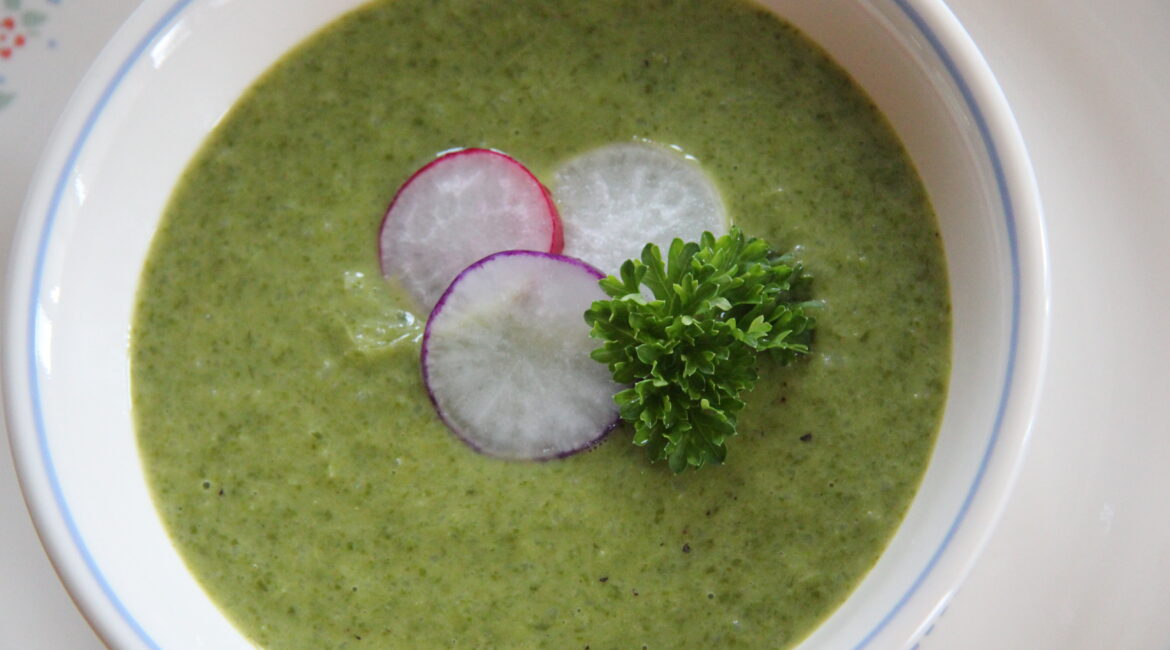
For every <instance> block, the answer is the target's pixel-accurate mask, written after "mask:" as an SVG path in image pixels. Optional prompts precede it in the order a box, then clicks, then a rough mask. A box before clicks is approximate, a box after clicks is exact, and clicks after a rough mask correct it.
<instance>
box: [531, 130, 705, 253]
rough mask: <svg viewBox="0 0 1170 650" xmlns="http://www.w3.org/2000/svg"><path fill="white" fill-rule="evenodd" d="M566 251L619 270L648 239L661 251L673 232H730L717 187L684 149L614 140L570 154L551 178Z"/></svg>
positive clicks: (692, 237) (691, 237) (690, 236)
mask: <svg viewBox="0 0 1170 650" xmlns="http://www.w3.org/2000/svg"><path fill="white" fill-rule="evenodd" d="M552 193H553V197H554V198H555V199H556V202H557V207H558V209H559V210H560V214H561V221H562V223H563V224H564V229H565V250H564V253H565V255H570V256H572V257H577V258H580V259H583V260H585V261H586V262H589V263H590V264H593V265H594V266H596V267H597V268H599V269H601V270H602V271H604V272H606V273H609V274H614V275H616V274H617V273H618V270H619V269H620V268H621V264H622V262H624V261H626V260H627V259H631V258H637V257H638V256H639V255H641V254H642V248H643V247H644V246H645V245H646V243H647V242H654V243H655V244H657V245H658V247H659V248H660V249H662V251H664V253H663V254H665V251H666V250H667V249H669V248H670V242H671V241H672V240H673V239H674V238H675V237H681V238H682V239H683V240H684V241H698V239H699V236H700V235H702V234H703V231H710V232H711V233H712V234H714V235H715V236H719V235H723V234H725V233H726V232H727V228H728V225H727V211H726V209H725V208H724V206H723V199H722V197H720V195H719V190H718V188H716V187H715V184H714V183H713V182H712V181H711V179H710V178H708V177H707V175H706V173H704V172H703V170H702V169H700V168H699V165H698V163H696V162H695V161H694V160H693V159H689V158H688V157H686V156H685V155H683V154H682V153H681V152H679V151H676V150H674V149H669V148H667V147H662V146H658V145H654V144H648V143H641V142H629V143H620V144H611V145H606V146H604V147H601V148H600V149H595V150H593V151H590V152H587V153H585V154H582V155H580V156H577V157H576V158H573V159H571V160H569V161H568V162H566V163H565V164H564V165H562V166H561V167H560V168H559V169H558V170H557V171H556V172H555V173H554V175H553V184H552Z"/></svg>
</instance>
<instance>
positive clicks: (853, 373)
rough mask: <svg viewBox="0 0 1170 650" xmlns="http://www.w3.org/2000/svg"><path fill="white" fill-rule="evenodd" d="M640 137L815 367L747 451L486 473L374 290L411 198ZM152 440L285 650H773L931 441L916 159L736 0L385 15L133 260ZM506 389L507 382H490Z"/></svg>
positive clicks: (744, 445)
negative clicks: (804, 288)
mask: <svg viewBox="0 0 1170 650" xmlns="http://www.w3.org/2000/svg"><path fill="white" fill-rule="evenodd" d="M631 140H646V141H651V142H655V143H660V144H663V145H671V146H676V147H678V148H679V149H681V150H682V151H684V152H685V153H686V154H687V155H690V156H693V157H694V158H695V159H696V160H697V161H698V162H699V163H700V164H701V165H702V167H703V169H704V170H706V172H707V173H708V174H709V175H710V176H711V177H712V178H713V179H714V181H715V182H716V183H717V185H718V186H719V188H720V190H721V192H722V194H723V197H724V200H725V202H726V204H727V208H728V211H729V214H730V216H731V219H732V220H733V222H734V223H737V224H739V225H741V226H742V227H743V228H744V229H745V230H746V231H747V232H748V233H749V234H752V235H755V236H758V237H763V238H765V239H767V240H768V241H769V242H771V243H772V244H773V245H774V246H775V247H777V248H778V249H780V250H793V251H795V252H796V254H797V256H798V257H799V258H800V259H801V260H802V261H803V262H804V264H805V265H806V267H807V268H808V269H809V270H810V272H811V273H812V274H813V276H814V281H813V288H814V292H815V295H816V298H817V299H819V300H821V301H823V303H824V306H823V307H822V308H820V309H818V310H817V312H816V314H815V315H816V317H817V319H818V329H817V333H816V338H815V343H814V351H813V354H811V355H809V356H808V357H807V358H805V359H803V360H801V361H800V362H798V363H796V364H793V365H790V366H785V367H781V366H778V365H772V364H769V363H767V362H765V363H764V365H763V368H762V378H761V382H760V385H759V386H758V387H757V389H756V390H755V391H754V392H753V393H751V394H750V395H748V396H747V401H748V406H747V408H746V409H745V411H744V413H743V415H742V417H741V421H740V431H741V435H740V436H739V437H737V438H735V439H732V440H731V441H730V444H729V455H728V461H727V463H725V464H724V465H722V466H717V467H707V468H704V469H702V470H700V471H697V472H687V473H684V474H681V475H678V476H675V475H673V474H671V472H670V470H669V469H668V468H667V467H666V465H665V464H664V463H658V464H651V463H649V462H648V461H647V460H646V457H645V454H644V452H643V450H641V449H640V448H637V447H635V446H633V445H632V444H630V442H629V439H630V432H629V431H628V430H626V429H624V428H619V429H618V430H616V431H615V432H613V433H612V434H610V436H609V438H608V439H607V441H606V442H605V443H604V444H602V445H601V446H600V447H599V448H597V449H595V450H593V451H591V452H588V453H583V454H579V455H576V456H573V457H571V458H568V459H565V460H559V461H552V462H545V463H524V462H508V461H500V460H494V459H490V458H486V457H483V456H479V455H477V454H476V453H474V452H473V451H471V450H470V449H469V448H468V447H467V446H466V445H464V444H462V443H461V442H460V441H459V440H457V439H456V438H455V437H454V436H452V435H451V434H450V433H448V432H447V431H446V430H445V429H444V427H443V425H442V424H441V423H440V421H439V420H438V418H437V417H436V416H435V414H434V412H433V410H432V408H431V405H430V403H429V402H428V400H427V397H426V394H425V392H424V390H423V386H422V385H421V380H420V373H419V367H418V354H419V348H418V338H419V335H420V333H421V329H422V324H423V321H424V320H425V317H426V314H422V313H415V312H416V311H417V310H415V309H414V308H413V307H412V305H411V304H410V302H409V301H408V300H406V299H405V298H404V296H403V295H402V294H401V292H399V291H398V290H396V288H395V287H394V286H393V284H392V283H388V282H386V281H385V280H383V278H382V277H381V274H380V272H379V269H378V252H377V244H376V238H377V232H378V227H379V223H380V221H381V218H382V215H383V212H384V210H385V208H386V205H387V203H388V202H389V201H390V199H391V198H392V197H393V195H394V192H395V191H396V190H397V188H398V186H399V185H400V184H401V183H402V182H403V181H404V180H405V179H406V178H408V177H409V175H410V174H411V173H412V172H413V171H414V170H415V169H417V168H418V167H419V166H421V165H422V164H424V163H426V162H427V161H428V160H431V159H433V158H434V156H436V155H437V154H438V153H439V152H442V151H445V150H449V149H451V148H455V147H490V148H495V149H499V150H502V151H505V152H507V153H509V154H510V155H512V156H514V157H515V158H517V159H518V160H520V161H521V162H523V163H524V164H526V165H527V166H528V167H529V168H530V169H532V170H533V172H534V173H535V174H536V175H537V176H538V177H539V178H541V179H542V180H543V181H544V182H546V183H549V182H550V180H551V179H550V178H549V175H550V173H551V171H552V170H553V169H554V168H555V167H556V166H557V165H558V164H560V163H561V162H563V161H565V160H566V159H568V158H569V157H571V156H574V155H577V154H580V153H583V152H585V151H588V150H589V149H592V148H594V147H596V146H599V145H602V144H606V143H611V142H626V141H631ZM135 318H136V319H135V323H134V331H133V337H132V369H133V390H134V404H135V413H136V419H137V425H138V437H139V443H140V447H141V451H142V456H143V461H144V465H145V468H146V471H147V473H148V475H149V479H150V481H151V485H152V489H153V491H154V495H155V499H156V503H157V505H158V508H159V510H160V512H161V513H162V516H163V518H164V520H165V522H166V524H167V526H168V528H169V531H170V533H171V535H172V537H173V539H174V541H175V544H176V545H177V547H178V548H179V550H180V552H181V553H182V554H183V556H184V558H185V559H186V561H187V563H188V564H189V566H190V568H191V570H192V571H193V572H194V573H195V575H196V576H197V577H198V579H199V580H200V581H201V583H202V584H203V585H204V586H205V588H206V589H207V591H208V593H209V594H210V595H211V597H212V598H213V599H214V600H215V601H216V602H217V603H218V604H219V605H220V606H221V607H222V609H223V611H224V612H226V613H227V615H228V616H229V617H230V618H231V619H232V620H233V621H234V622H235V623H236V625H237V626H238V627H239V629H240V630H241V631H242V632H243V633H244V634H246V635H247V636H248V637H249V638H250V639H252V640H253V641H254V642H256V643H257V644H259V645H262V646H265V647H273V648H342V647H345V648H359V647H431V648H435V647H483V648H489V647H548V648H574V647H576V648H586V647H588V648H641V647H647V648H682V647H704V648H706V647H776V646H784V645H790V644H793V643H795V642H798V641H799V640H800V639H802V638H803V637H804V636H806V635H807V634H808V633H809V632H810V631H811V630H812V628H814V627H815V626H816V625H817V624H818V622H820V621H821V620H823V619H824V618H825V617H826V616H827V615H828V614H830V613H831V612H832V611H833V609H834V608H835V607H836V606H837V605H839V604H840V603H841V602H842V601H843V600H844V599H845V598H846V597H847V596H848V594H849V592H850V591H851V590H852V589H853V587H854V586H855V585H856V584H857V583H858V582H859V581H860V579H861V578H862V577H863V576H864V575H865V573H866V572H867V571H868V570H869V568H870V567H871V566H872V565H873V564H874V562H875V561H876V560H877V558H878V556H879V555H880V553H881V552H882V549H883V548H884V546H885V545H886V543H887V542H888V540H889V538H890V537H891V535H892V534H893V532H894V530H895V528H896V527H897V525H898V523H899V522H900V521H901V519H902V516H903V514H904V512H905V510H906V509H907V507H908V505H909V503H910V501H911V499H912V497H913V495H914V492H915V490H916V488H917V486H918V484H919V482H920V480H921V477H922V474H923V472H924V469H925V466H926V463H927V460H928V457H929V455H930V452H931V450H932V447H933V444H934V439H935V434H936V430H937V427H938V423H939V418H940V415H941V410H942V405H943V401H944V397H945V393H946V380H947V376H948V372H949V360H950V306H949V297H948V288H947V280H946V272H945V261H944V259H943V254H942V248H941V241H940V238H939V232H938V227H937V224H936V221H935V218H934V215H933V213H932V211H931V208H930V205H929V202H928V200H927V197H926V195H925V191H924V189H923V187H922V185H921V183H920V181H919V179H918V176H917V174H916V172H915V170H914V168H913V167H912V165H911V164H910V162H909V160H908V158H907V156H906V155H905V153H904V151H903V150H902V148H901V145H900V143H899V142H898V140H897V139H896V137H895V135H894V134H893V133H892V131H891V129H890V128H889V126H888V124H887V123H886V122H885V121H884V119H883V117H882V116H881V115H880V114H879V113H878V112H877V111H876V109H875V108H874V107H873V105H872V104H871V103H870V102H869V100H868V99H867V97H866V96H865V95H864V94H863V93H862V92H861V91H860V90H859V89H858V88H857V87H856V86H855V85H854V84H853V83H852V81H851V80H850V79H849V78H848V76H847V75H845V74H844V73H843V72H842V71H841V70H840V69H839V68H838V67H836V66H835V64H833V63H832V62H831V61H830V60H828V59H827V58H826V57H825V55H824V54H823V53H822V52H821V51H820V50H819V49H818V48H817V47H816V46H815V45H813V44H811V43H810V42H808V41H807V40H805V38H804V37H803V36H802V35H800V34H799V33H798V32H796V31H795V30H794V29H792V28H791V27H789V26H787V25H786V24H784V23H782V22H780V21H779V20H777V19H776V18H775V17H773V16H772V15H770V14H768V13H766V12H764V11H763V10H761V9H759V8H757V7H755V6H752V5H748V4H743V3H740V2H736V1H731V0H662V1H655V2H646V1H645V0H593V1H591V2H578V1H571V0H506V1H505V0H490V1H486V2H485V1H482V0H390V1H386V2H375V3H373V4H370V5H368V6H366V7H363V8H362V9H360V10H358V11H357V12H354V13H351V14H349V15H347V16H345V17H344V18H342V19H341V20H339V21H338V22H336V23H335V24H333V25H331V26H329V27H327V28H326V29H324V30H323V31H321V32H320V33H319V34H317V35H315V36H314V37H312V38H311V39H310V40H308V41H307V42H306V43H304V44H303V45H302V46H300V47H299V48H297V49H296V50H294V51H293V52H291V53H290V54H288V55H287V56H286V57H285V58H284V59H283V60H281V61H280V62H279V63H278V64H277V65H276V66H275V67H273V68H272V69H271V70H270V71H269V72H268V73H267V74H265V75H264V77H263V78H262V79H260V80H259V81H258V82H257V84H256V85H255V86H254V87H253V88H252V89H251V90H249V91H248V92H247V93H246V95H245V96H244V97H242V98H241V99H240V101H239V102H238V104H237V105H236V106H235V108H234V109H233V110H232V111H231V112H230V113H229V114H228V115H227V116H226V118H225V119H224V120H223V121H222V122H221V123H220V125H219V126H218V127H217V128H216V129H215V131H214V132H213V133H212V134H211V136H210V137H209V139H208V140H207V142H206V144H205V145H204V146H203V148H202V149H201V151H200V152H199V153H198V155H197V157H196V158H195V159H194V160H193V162H192V163H191V165H190V167H189V169H188V171H187V172H186V174H185V176H184V178H183V180H182V182H181V184H180V186H179V187H178V189H177V190H176V192H175V194H174V196H173V198H172V200H171V203H170V205H169V208H168V211H167V213H166V215H165V217H164V221H163V224H162V226H161V229H160V230H159V232H158V234H157V235H156V238H155V242H154V244H153V249H152V252H151V255H150V258H149V262H148V264H147V267H146V269H145V271H144V275H143V279H142V285H141V288H140V297H139V305H138V311H137V314H136V317H135ZM500 381H507V377H500Z"/></svg>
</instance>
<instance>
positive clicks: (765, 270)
mask: <svg viewBox="0 0 1170 650" xmlns="http://www.w3.org/2000/svg"><path fill="white" fill-rule="evenodd" d="M808 284H809V276H808V275H807V274H805V272H804V270H803V268H802V267H801V265H800V264H799V263H796V262H794V261H793V260H792V258H791V257H790V256H788V255H778V254H776V253H775V252H774V251H772V250H771V248H770V247H769V246H768V244H767V243H766V242H764V241H763V240H761V239H757V238H755V237H745V235H744V234H743V232H742V231H741V230H740V229H739V228H738V227H732V228H731V231H730V232H729V233H728V234H727V235H724V236H722V237H719V238H718V239H716V238H715V237H714V236H713V235H712V234H711V233H703V236H702V237H701V238H700V241H699V242H698V243H696V242H687V243H684V242H683V241H682V240H681V239H675V240H674V242H673V243H672V244H671V246H670V250H669V251H668V253H667V259H666V261H665V262H664V261H663V259H662V255H661V252H660V251H659V249H658V247H657V246H655V245H654V244H647V245H646V247H645V248H643V249H642V256H641V259H639V260H627V261H626V262H625V263H624V264H622V267H621V272H620V277H614V276H609V277H606V278H604V279H603V280H601V288H602V289H603V290H604V291H605V293H606V295H608V296H610V299H609V300H599V301H596V302H594V303H593V305H592V306H591V307H590V309H589V310H588V311H587V312H585V321H586V322H587V323H588V324H589V325H590V326H591V327H592V330H591V332H590V334H591V336H593V337H594V338H597V339H601V340H602V341H604V343H603V345H602V346H601V347H599V348H597V349H596V350H594V352H593V358H594V359H595V360H597V361H599V362H601V363H604V364H606V365H607V366H608V367H609V370H610V372H611V373H612V374H613V377H614V380H615V381H617V382H618V383H620V384H623V385H627V386H629V388H627V389H625V390H622V391H620V392H619V393H617V395H615V396H614V399H615V401H616V402H617V404H618V407H619V409H620V412H621V417H622V419H623V420H625V421H627V422H629V423H632V424H633V426H634V444H636V445H640V446H643V447H645V448H646V449H647V451H648V453H649V455H650V458H651V460H655V461H656V460H662V459H665V460H667V462H668V464H669V465H670V468H671V470H673V471H674V472H676V473H678V472H682V471H683V470H685V469H686V468H687V467H688V466H692V467H695V468H699V467H702V466H703V465H704V464H707V463H722V462H723V460H724V459H725V458H726V457H727V446H726V441H727V439H728V438H730V437H731V436H734V435H735V434H736V416H737V415H738V414H739V412H740V410H742V409H743V406H744V402H743V400H742V399H741V398H740V395H741V394H743V393H744V392H746V391H750V390H751V389H752V388H753V387H754V386H755V384H756V380H757V379H758V377H759V374H758V364H757V356H758V354H760V353H765V352H766V353H768V354H771V355H773V356H775V357H777V358H778V359H779V360H780V361H781V362H783V363H787V362H789V361H791V360H792V359H794V358H795V357H797V356H798V355H801V354H804V353H807V352H808V349H809V343H810V341H811V334H812V329H813V327H814V321H813V319H812V318H811V317H809V316H806V315H805V313H804V307H805V306H807V305H808V304H809V303H807V302H805V300H804V299H805V298H806V297H807V291H808ZM643 287H645V289H648V290H649V294H650V295H649V296H647V295H646V293H644V291H643Z"/></svg>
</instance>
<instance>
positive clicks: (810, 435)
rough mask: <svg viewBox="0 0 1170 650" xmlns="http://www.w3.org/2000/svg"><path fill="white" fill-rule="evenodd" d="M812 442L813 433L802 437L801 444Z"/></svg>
mask: <svg viewBox="0 0 1170 650" xmlns="http://www.w3.org/2000/svg"><path fill="white" fill-rule="evenodd" d="M810 440H812V434H811V433H806V434H804V435H803V436H801V437H800V441H801V442H808V441H810Z"/></svg>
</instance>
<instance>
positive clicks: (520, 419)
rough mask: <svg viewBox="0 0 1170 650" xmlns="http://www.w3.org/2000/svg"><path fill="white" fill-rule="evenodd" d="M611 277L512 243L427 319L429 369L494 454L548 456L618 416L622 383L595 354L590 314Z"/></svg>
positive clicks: (572, 448) (458, 284)
mask: <svg viewBox="0 0 1170 650" xmlns="http://www.w3.org/2000/svg"><path fill="white" fill-rule="evenodd" d="M602 277H603V275H602V273H601V272H600V271H598V270H597V269H595V268H593V267H591V266H589V265H588V264H585V263H584V262H582V261H580V260H576V259H573V258H569V257H564V256H561V255H553V254H549V253H538V252H533V251H504V252H501V253H497V254H495V255H491V256H488V257H486V258H484V259H482V260H480V261H478V262H476V263H475V264H473V265H471V266H470V267H468V268H467V269H466V270H464V271H463V272H462V273H460V274H459V276H458V277H457V278H455V281H454V282H452V283H451V286H450V287H449V288H448V289H447V291H446V293H444V294H443V296H442V298H440V300H439V302H438V304H436V305H435V309H434V311H432V312H431V316H430V319H429V320H428V321H427V327H426V331H425V333H424V334H423V344H422V372H423V381H424V382H425V384H426V387H427V392H428V393H429V394H430V397H431V402H432V403H433V404H434V406H435V410H436V411H438V413H439V417H441V418H442V419H443V421H444V422H445V423H446V424H447V427H448V428H450V429H451V431H452V432H454V433H455V435H456V436H458V437H459V438H461V439H462V440H463V441H464V442H466V443H467V444H468V445H470V446H471V447H472V448H473V449H476V450H477V451H479V452H481V453H484V454H487V455H489V456H495V457H499V458H507V459H531V460H543V459H549V458H559V457H562V456H567V455H569V454H572V453H574V452H577V451H581V450H583V449H587V448H590V447H592V446H593V445H595V444H596V443H598V442H599V441H600V440H601V438H603V437H604V436H605V434H606V433H608V432H609V431H610V430H611V429H612V428H613V427H614V426H616V425H617V422H618V419H619V414H618V409H617V405H616V404H615V402H614V400H613V396H614V394H615V393H617V392H618V391H619V390H621V388H622V387H621V386H619V385H618V384H616V383H614V381H613V378H612V377H611V376H610V373H609V370H608V369H607V368H606V367H605V366H604V365H603V364H600V363H597V362H596V361H594V360H593V359H591V358H590V356H589V353H590V352H592V350H593V349H594V348H596V347H597V342H596V341H595V340H593V339H591V338H590V337H589V326H588V325H586V324H585V321H584V319H583V318H582V317H581V315H582V314H583V313H584V312H585V310H586V309H588V308H589V306H590V305H591V304H592V303H593V301H594V300H604V299H605V298H606V296H605V294H604V293H603V292H602V290H601V288H600V287H599V286H598V284H597V281H598V280H599V279H600V278H602Z"/></svg>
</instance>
